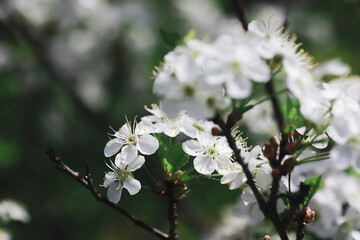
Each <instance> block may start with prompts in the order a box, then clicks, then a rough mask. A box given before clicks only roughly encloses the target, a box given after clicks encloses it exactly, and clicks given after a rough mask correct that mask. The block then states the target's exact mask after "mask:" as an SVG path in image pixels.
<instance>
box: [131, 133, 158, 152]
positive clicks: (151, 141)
mask: <svg viewBox="0 0 360 240" xmlns="http://www.w3.org/2000/svg"><path fill="white" fill-rule="evenodd" d="M136 147H137V149H139V151H140V152H141V153H142V154H145V155H151V154H153V153H154V152H156V150H157V149H158V148H159V141H158V140H157V139H156V138H155V137H153V136H151V135H149V134H145V135H142V136H141V138H140V140H139V141H138V143H137V144H136Z"/></svg>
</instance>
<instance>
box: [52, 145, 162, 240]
mask: <svg viewBox="0 0 360 240" xmlns="http://www.w3.org/2000/svg"><path fill="white" fill-rule="evenodd" d="M46 154H47V155H48V157H49V159H50V160H51V161H53V162H54V163H55V164H56V166H57V168H58V169H60V170H62V171H63V172H65V173H66V174H67V175H68V176H70V177H71V178H73V179H74V180H75V181H77V182H78V183H80V184H81V185H83V186H84V187H85V188H87V189H88V190H89V191H90V192H91V193H92V194H93V196H94V197H95V198H96V199H97V200H98V201H100V202H103V203H104V204H106V205H108V206H109V207H111V208H112V209H114V210H115V211H117V212H119V213H120V214H122V215H123V216H125V217H126V218H127V219H129V220H130V221H132V222H133V223H134V224H135V225H136V226H139V227H140V228H142V229H144V230H146V231H148V232H149V233H151V234H152V235H154V236H156V237H157V238H159V239H162V240H165V239H169V236H168V235H167V234H165V233H163V232H162V231H160V230H159V229H157V228H155V227H152V226H150V225H148V224H146V223H144V222H143V221H141V220H140V219H138V218H137V217H135V216H134V215H132V214H131V213H129V212H127V211H126V210H124V209H122V208H120V207H118V206H117V205H116V204H114V203H112V202H110V201H109V200H108V199H107V198H106V197H104V196H103V195H102V194H101V193H99V192H98V190H97V189H96V188H95V187H94V184H93V180H92V179H91V176H90V172H89V168H88V165H87V164H86V175H85V178H82V177H81V176H80V174H79V173H78V172H75V171H74V170H72V169H71V168H69V167H68V166H67V165H66V164H65V163H64V162H63V161H62V160H61V158H60V157H58V156H57V155H56V153H55V151H54V149H53V148H50V149H49V150H48V151H47V152H46Z"/></svg>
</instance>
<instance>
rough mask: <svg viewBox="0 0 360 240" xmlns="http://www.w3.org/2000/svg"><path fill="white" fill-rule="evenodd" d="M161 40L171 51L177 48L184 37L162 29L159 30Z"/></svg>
mask: <svg viewBox="0 0 360 240" xmlns="http://www.w3.org/2000/svg"><path fill="white" fill-rule="evenodd" d="M159 32H160V36H161V39H162V40H163V41H164V43H165V44H166V45H167V46H168V47H169V48H171V49H173V48H175V47H176V45H178V44H179V42H181V41H182V39H183V38H182V36H181V35H180V34H179V33H175V32H169V31H166V30H164V29H162V28H160V29H159Z"/></svg>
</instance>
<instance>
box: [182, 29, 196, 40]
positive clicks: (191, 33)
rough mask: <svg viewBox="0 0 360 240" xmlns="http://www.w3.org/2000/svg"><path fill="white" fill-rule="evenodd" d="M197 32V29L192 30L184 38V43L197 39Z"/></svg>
mask: <svg viewBox="0 0 360 240" xmlns="http://www.w3.org/2000/svg"><path fill="white" fill-rule="evenodd" d="M196 34H197V31H196V29H194V28H193V29H191V30H190V31H189V32H188V33H187V34H186V35H185V36H184V42H187V41H189V40H192V39H194V38H195V37H196Z"/></svg>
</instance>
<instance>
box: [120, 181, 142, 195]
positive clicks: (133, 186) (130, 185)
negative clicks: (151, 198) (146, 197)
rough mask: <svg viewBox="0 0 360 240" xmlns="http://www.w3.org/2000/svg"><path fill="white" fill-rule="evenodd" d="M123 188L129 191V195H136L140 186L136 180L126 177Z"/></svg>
mask: <svg viewBox="0 0 360 240" xmlns="http://www.w3.org/2000/svg"><path fill="white" fill-rule="evenodd" d="M124 188H126V190H128V191H129V193H130V195H134V194H137V193H138V192H139V191H140V189H141V184H140V182H139V181H138V180H136V179H134V178H132V177H127V178H125V181H124Z"/></svg>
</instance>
